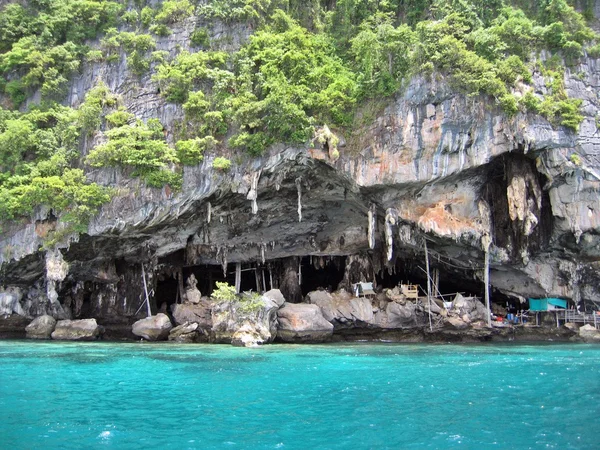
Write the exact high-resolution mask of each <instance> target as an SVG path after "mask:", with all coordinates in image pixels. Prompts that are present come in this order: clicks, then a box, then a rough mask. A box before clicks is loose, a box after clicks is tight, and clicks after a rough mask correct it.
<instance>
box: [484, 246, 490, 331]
mask: <svg viewBox="0 0 600 450" xmlns="http://www.w3.org/2000/svg"><path fill="white" fill-rule="evenodd" d="M484 266H485V267H484V269H483V270H484V272H483V283H484V284H485V310H486V311H487V324H488V327H490V328H491V327H492V310H491V308H490V252H489V249H487V248H486V249H485V264H484Z"/></svg>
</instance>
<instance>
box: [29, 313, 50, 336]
mask: <svg viewBox="0 0 600 450" xmlns="http://www.w3.org/2000/svg"><path fill="white" fill-rule="evenodd" d="M55 327H56V319H55V318H54V317H52V316H49V315H47V314H44V315H43V316H39V317H36V318H35V319H33V321H32V322H31V323H30V324H29V325H27V326H26V327H25V333H26V334H27V338H29V339H50V335H51V334H52V332H53V331H54V328H55Z"/></svg>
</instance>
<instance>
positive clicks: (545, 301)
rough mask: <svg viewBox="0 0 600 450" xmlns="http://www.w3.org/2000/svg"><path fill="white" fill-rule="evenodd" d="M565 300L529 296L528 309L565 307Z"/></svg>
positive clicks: (553, 309)
mask: <svg viewBox="0 0 600 450" xmlns="http://www.w3.org/2000/svg"><path fill="white" fill-rule="evenodd" d="M566 308H567V301H566V300H563V299H560V298H530V299H529V311H556V310H557V309H566Z"/></svg>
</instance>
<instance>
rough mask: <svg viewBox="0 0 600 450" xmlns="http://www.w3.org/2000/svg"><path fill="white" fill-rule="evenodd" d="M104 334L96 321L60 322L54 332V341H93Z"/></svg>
mask: <svg viewBox="0 0 600 450" xmlns="http://www.w3.org/2000/svg"><path fill="white" fill-rule="evenodd" d="M101 334H102V327H101V326H99V325H98V324H97V323H96V319H81V320H59V321H58V322H56V327H55V328H54V331H53V332H52V334H51V336H52V339H55V340H65V341H93V340H96V339H98V338H99V337H100V335H101Z"/></svg>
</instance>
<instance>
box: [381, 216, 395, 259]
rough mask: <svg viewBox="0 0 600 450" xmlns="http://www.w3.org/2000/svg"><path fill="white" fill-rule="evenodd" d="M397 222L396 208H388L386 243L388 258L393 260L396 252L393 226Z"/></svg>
mask: <svg viewBox="0 0 600 450" xmlns="http://www.w3.org/2000/svg"><path fill="white" fill-rule="evenodd" d="M395 224H396V218H395V217H394V210H392V208H388V209H387V211H386V212H385V228H384V230H383V231H384V232H385V245H386V254H387V260H388V261H391V260H392V257H393V254H394V233H393V231H392V227H393V226H394V225H395Z"/></svg>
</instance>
